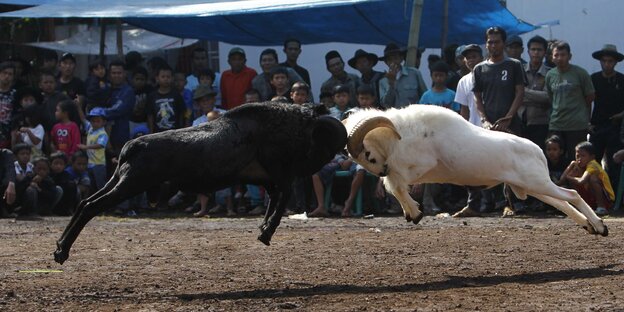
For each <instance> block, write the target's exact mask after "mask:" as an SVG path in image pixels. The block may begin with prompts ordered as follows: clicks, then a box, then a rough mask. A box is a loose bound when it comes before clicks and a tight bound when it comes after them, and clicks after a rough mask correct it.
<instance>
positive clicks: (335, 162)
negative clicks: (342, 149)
mask: <svg viewBox="0 0 624 312" xmlns="http://www.w3.org/2000/svg"><path fill="white" fill-rule="evenodd" d="M352 163H353V162H352V161H351V160H350V159H348V158H347V157H346V156H344V155H342V154H337V155H336V156H335V157H334V159H332V161H330V162H329V163H328V164H326V165H325V166H323V168H321V170H319V171H318V172H317V173H315V174H313V175H312V185H313V186H314V194H315V195H316V203H317V206H316V209H314V210H313V211H312V212H310V213H309V214H308V216H310V217H326V216H329V213H327V207H325V188H326V187H327V185H329V183H330V182H331V181H332V179H333V178H334V174H335V173H336V171H337V170H338V169H342V170H347V169H349V168H350V167H351V164H352Z"/></svg>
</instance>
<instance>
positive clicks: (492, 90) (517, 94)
mask: <svg viewBox="0 0 624 312" xmlns="http://www.w3.org/2000/svg"><path fill="white" fill-rule="evenodd" d="M485 39H486V48H487V50H488V53H489V56H488V59H487V60H486V61H484V62H481V63H479V64H477V65H476V66H475V68H474V70H473V74H474V78H475V84H474V88H473V91H474V94H475V103H476V104H477V105H476V106H477V110H478V112H479V115H480V116H481V123H482V125H483V127H484V128H486V129H491V130H497V131H506V132H511V133H514V134H516V135H518V134H520V132H521V126H522V125H521V121H520V118H518V115H517V111H518V108H519V107H520V105H522V98H523V96H524V85H525V80H524V70H523V68H522V64H520V61H518V60H515V59H511V58H507V57H505V53H504V51H503V50H504V46H505V40H506V39H507V33H506V32H505V30H504V29H502V28H500V27H490V28H488V29H487V31H486V35H485ZM484 192H485V193H484V195H486V196H484V197H485V198H484V199H485V204H484V207H483V209H484V210H485V211H489V210H492V209H494V207H495V199H494V198H495V193H494V192H493V189H489V190H485V191H484ZM505 193H506V195H507V199H508V202H510V206H509V207H505V209H504V212H503V216H510V215H513V214H515V213H520V212H524V210H525V205H524V203H522V202H521V201H518V200H517V199H516V198H515V196H514V195H513V194H512V192H511V190H510V189H509V187H505Z"/></svg>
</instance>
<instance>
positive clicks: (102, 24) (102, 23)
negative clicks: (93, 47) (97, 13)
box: [100, 18, 106, 60]
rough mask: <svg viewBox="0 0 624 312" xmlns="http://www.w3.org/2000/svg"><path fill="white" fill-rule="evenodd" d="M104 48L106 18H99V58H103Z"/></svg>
mask: <svg viewBox="0 0 624 312" xmlns="http://www.w3.org/2000/svg"><path fill="white" fill-rule="evenodd" d="M104 49H106V20H105V19H103V18H100V60H103V59H104Z"/></svg>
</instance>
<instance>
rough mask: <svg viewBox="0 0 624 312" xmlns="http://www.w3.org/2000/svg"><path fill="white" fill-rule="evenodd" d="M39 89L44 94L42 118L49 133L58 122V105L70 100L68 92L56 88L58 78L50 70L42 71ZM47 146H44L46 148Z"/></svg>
mask: <svg viewBox="0 0 624 312" xmlns="http://www.w3.org/2000/svg"><path fill="white" fill-rule="evenodd" d="M39 89H40V90H41V95H42V96H43V101H42V102H41V106H42V109H43V111H42V115H41V120H42V123H43V128H44V129H45V131H46V132H47V133H49V132H50V131H51V130H52V126H54V124H55V123H56V117H55V112H56V106H57V105H58V104H59V103H60V102H61V101H63V100H68V99H69V97H67V95H66V94H64V93H62V92H60V91H58V90H56V78H55V77H54V74H52V73H50V72H45V71H44V72H41V73H40V74H39ZM45 148H47V147H46V146H44V149H45Z"/></svg>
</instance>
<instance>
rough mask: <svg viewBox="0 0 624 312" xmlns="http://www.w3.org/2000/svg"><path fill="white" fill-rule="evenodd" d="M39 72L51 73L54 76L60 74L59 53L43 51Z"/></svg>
mask: <svg viewBox="0 0 624 312" xmlns="http://www.w3.org/2000/svg"><path fill="white" fill-rule="evenodd" d="M39 71H42V72H44V71H45V72H49V73H51V74H52V75H53V76H56V74H57V73H58V53H56V51H54V50H43V55H42V57H41V67H39Z"/></svg>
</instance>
